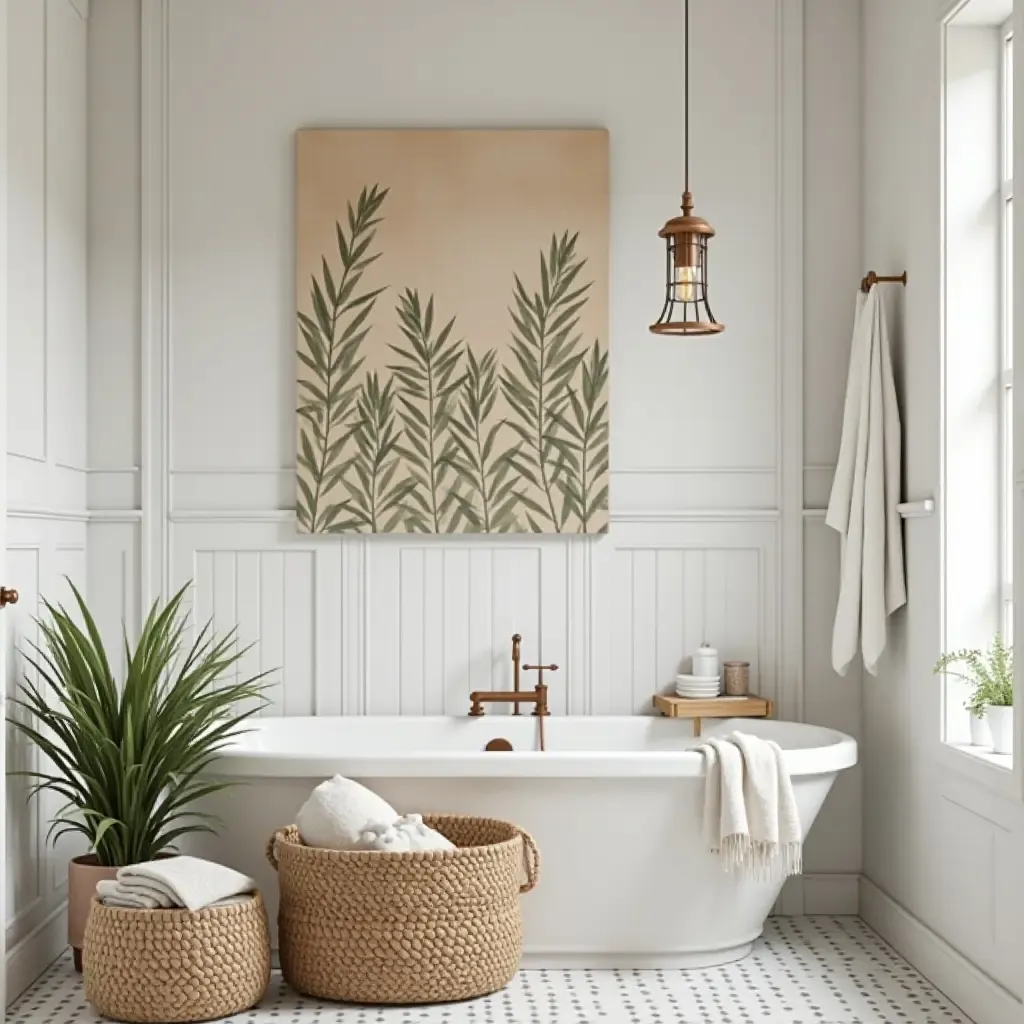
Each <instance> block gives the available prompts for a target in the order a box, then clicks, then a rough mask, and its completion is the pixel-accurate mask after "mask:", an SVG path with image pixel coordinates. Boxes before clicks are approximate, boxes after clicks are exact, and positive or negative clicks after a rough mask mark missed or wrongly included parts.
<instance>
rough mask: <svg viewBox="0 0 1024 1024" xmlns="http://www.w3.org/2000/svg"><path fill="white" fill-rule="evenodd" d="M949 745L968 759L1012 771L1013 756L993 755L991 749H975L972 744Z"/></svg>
mask: <svg viewBox="0 0 1024 1024" xmlns="http://www.w3.org/2000/svg"><path fill="white" fill-rule="evenodd" d="M949 745H950V746H951V747H952V748H953V749H954V750H959V751H960V753H961V754H966V755H967V756H968V757H976V758H977V759H978V760H979V761H984V762H985V763H986V764H991V765H995V767H996V768H1002V769H1003V770H1004V771H1008V772H1012V771H1013V754H995V753H993V752H992V748H991V747H976V746H974V744H967V743H950V744H949Z"/></svg>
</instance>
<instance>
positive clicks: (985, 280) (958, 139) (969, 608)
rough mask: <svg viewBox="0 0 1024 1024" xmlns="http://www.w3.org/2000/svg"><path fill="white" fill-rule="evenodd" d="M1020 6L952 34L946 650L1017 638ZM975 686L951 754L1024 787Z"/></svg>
mask: <svg viewBox="0 0 1024 1024" xmlns="http://www.w3.org/2000/svg"><path fill="white" fill-rule="evenodd" d="M1000 7H1001V8H1002V9H1001V10H1000ZM1010 14H1011V3H1010V0H1005V2H1002V0H983V2H982V0H969V2H968V3H967V4H966V5H964V6H963V7H960V8H959V9H958V11H957V13H956V14H955V15H954V16H953V18H952V19H951V20H950V21H948V22H947V23H946V25H945V32H944V40H945V81H944V90H943V107H944V110H943V117H944V123H943V129H944V140H945V153H944V156H945V159H944V181H943V204H944V210H943V213H944V218H943V222H944V234H945V237H944V268H943V269H944V279H945V281H944V304H945V308H944V327H945V330H944V336H943V354H942V358H943V390H942V404H941V409H942V459H943V486H942V495H941V500H942V520H941V528H942V531H943V546H942V557H943V566H942V568H943V601H942V616H943V622H942V648H943V650H945V651H952V650H959V649H961V648H979V649H987V648H988V647H989V645H990V644H991V642H992V638H993V636H994V634H995V633H997V632H999V633H1002V634H1003V636H1004V637H1005V638H1006V639H1007V640H1008V641H1009V642H1012V637H1013V530H1012V522H1013V516H1012V512H1013V287H1012V279H1013V77H1014V76H1013V50H1014V40H1013V33H1012V28H1011V23H1010V21H1008V20H1003V19H1007V18H1009V16H1010ZM936 653H937V654H938V652H936ZM972 691H973V688H972V687H970V686H969V685H968V684H967V683H965V682H964V681H962V680H960V679H957V678H955V677H946V679H945V682H944V685H943V687H942V690H941V693H942V697H943V709H944V713H943V715H942V739H943V740H944V741H945V743H946V744H947V745H948V746H949V747H953V748H956V749H955V750H952V751H949V755H948V756H949V757H951V758H952V759H953V760H954V761H955V762H956V764H957V766H958V767H962V768H963V769H964V770H967V771H970V772H981V773H982V774H987V775H989V776H992V775H993V771H994V769H995V775H998V776H999V778H998V781H997V784H1002V783H1003V782H1005V781H1010V782H1011V783H1012V777H1011V774H1010V772H1008V771H1006V770H1005V769H1009V768H1011V767H1012V754H1009V753H999V754H996V753H995V752H994V751H993V749H992V747H991V746H986V745H985V744H984V743H983V742H979V741H980V740H981V737H982V735H983V734H984V733H986V732H987V731H988V729H989V722H988V721H986V720H985V719H982V720H981V721H979V720H977V719H972V716H971V715H970V713H969V712H968V711H967V710H966V708H965V706H964V705H965V702H966V701H967V699H968V697H969V696H970V695H971V693H972ZM999 717H1000V718H1005V715H1004V714H1003V713H1000V716H999ZM986 718H987V719H990V720H991V721H997V716H996V715H995V714H993V715H991V716H986ZM972 741H974V742H972ZM1010 745H1012V744H1011V743H1010V742H1008V743H1007V747H1009V746H1010ZM964 754H968V755H970V757H968V758H965V757H963V756H962V755H964ZM985 762H987V763H985Z"/></svg>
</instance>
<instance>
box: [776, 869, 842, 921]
mask: <svg viewBox="0 0 1024 1024" xmlns="http://www.w3.org/2000/svg"><path fill="white" fill-rule="evenodd" d="M859 912H860V875H859V874H856V873H849V874H844V873H831V874H830V873H815V872H811V873H809V874H803V875H794V876H792V877H791V878H787V879H786V884H785V886H784V887H783V890H782V895H781V896H780V897H779V900H778V903H777V904H776V909H775V910H773V911H772V913H773V915H775V916H778V917H799V916H801V915H803V914H830V915H841V916H842V915H851V916H856V915H857V914H858V913H859Z"/></svg>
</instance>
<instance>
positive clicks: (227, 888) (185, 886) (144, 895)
mask: <svg viewBox="0 0 1024 1024" xmlns="http://www.w3.org/2000/svg"><path fill="white" fill-rule="evenodd" d="M255 890H256V883H255V882H254V881H253V880H252V879H251V878H249V877H248V876H247V875H243V874H242V873H241V872H240V871H235V870H233V869H232V868H227V867H224V865H223V864H215V863H213V862H212V861H208V860H202V859H200V858H199V857H165V858H164V859H162V860H153V861H146V862H144V863H142V864H131V865H129V866H128V867H124V868H121V869H120V870H119V871H118V872H117V881H116V882H109V881H105V882H99V883H98V884H97V886H96V893H97V895H99V896H100V898H101V899H103V900H104V902H106V901H108V900H117V901H118V902H117V903H111V906H130V907H141V908H145V909H156V908H157V907H185V908H187V909H188V910H202V908H203V907H210V906H214V905H222V901H223V900H226V899H230V898H232V897H238V896H240V895H242V894H243V893H251V892H254V891H255Z"/></svg>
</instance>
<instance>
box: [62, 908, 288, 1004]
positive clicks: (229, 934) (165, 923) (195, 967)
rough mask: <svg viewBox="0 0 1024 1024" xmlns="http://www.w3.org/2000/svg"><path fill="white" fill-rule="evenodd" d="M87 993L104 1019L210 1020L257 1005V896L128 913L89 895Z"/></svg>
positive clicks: (261, 970)
mask: <svg viewBox="0 0 1024 1024" xmlns="http://www.w3.org/2000/svg"><path fill="white" fill-rule="evenodd" d="M82 973H83V977H84V981H85V998H86V999H88V1000H89V1002H90V1003H92V1005H93V1007H94V1008H95V1009H96V1010H97V1011H99V1013H101V1014H103V1016H104V1017H113V1018H114V1019H115V1020H123V1021H133V1022H139V1024H150V1022H155V1021H166V1022H174V1024H177V1022H179V1021H180V1022H184V1021H200V1020H213V1019H215V1018H217V1017H226V1016H228V1015H229V1014H232V1013H241V1012H242V1011H243V1010H248V1009H249V1008H250V1007H252V1006H255V1005H256V1004H257V1003H258V1002H259V1001H260V1000H261V999H262V998H263V993H264V992H265V991H266V990H267V985H268V984H269V982H270V932H269V929H268V927H267V910H266V907H265V906H264V905H263V897H262V896H260V894H259V893H256V895H255V896H254V898H253V899H251V900H247V901H246V902H245V903H239V904H236V905H234V906H228V907H208V908H207V909H206V910H197V911H189V910H130V909H125V908H121V907H108V906H104V904H103V903H101V902H100V901H99V900H98V899H95V898H94V899H93V902H92V907H91V909H90V911H89V921H88V923H87V924H86V926H85V945H84V949H83V971H82Z"/></svg>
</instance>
